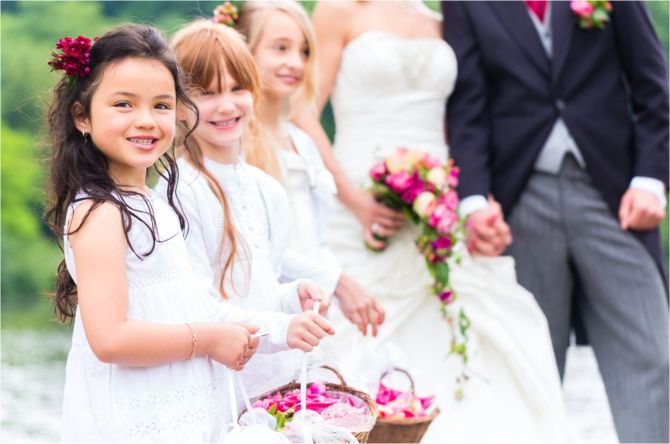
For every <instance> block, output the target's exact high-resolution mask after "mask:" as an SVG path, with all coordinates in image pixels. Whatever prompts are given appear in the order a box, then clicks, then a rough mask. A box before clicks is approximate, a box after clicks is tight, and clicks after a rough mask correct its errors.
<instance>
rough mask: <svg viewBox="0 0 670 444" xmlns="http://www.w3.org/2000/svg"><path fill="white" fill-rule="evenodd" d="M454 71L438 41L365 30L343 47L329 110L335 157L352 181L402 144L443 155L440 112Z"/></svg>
mask: <svg viewBox="0 0 670 444" xmlns="http://www.w3.org/2000/svg"><path fill="white" fill-rule="evenodd" d="M456 74H457V63H456V56H455V55H454V52H453V50H452V49H451V47H450V46H449V45H448V44H447V43H446V42H445V41H444V40H441V39H437V38H408V37H403V36H400V35H397V34H392V33H388V32H383V31H367V32H364V33H363V34H361V35H359V36H358V37H356V38H355V39H353V40H352V41H351V42H349V44H347V46H346V47H345V48H344V50H343V53H342V60H341V62H340V69H339V71H338V73H337V78H336V81H335V87H334V90H333V94H332V106H333V112H334V115H335V123H336V136H335V154H336V156H337V157H338V160H339V161H340V162H341V164H344V166H345V169H346V170H347V173H348V175H350V178H351V179H353V180H355V181H359V180H360V179H363V178H364V176H365V175H366V174H367V170H368V169H369V167H370V166H371V165H372V163H374V161H375V160H377V159H378V158H381V157H383V156H387V155H388V154H390V152H392V151H393V150H394V149H395V148H398V147H400V146H408V147H412V148H415V149H420V150H425V151H429V152H432V153H433V154H435V155H438V156H439V157H441V158H446V155H447V152H446V143H445V134H444V113H445V106H446V101H447V98H448V97H449V94H450V93H451V91H452V90H453V87H454V82H455V80H456ZM351 156H355V158H351Z"/></svg>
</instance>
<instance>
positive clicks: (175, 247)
mask: <svg viewBox="0 0 670 444" xmlns="http://www.w3.org/2000/svg"><path fill="white" fill-rule="evenodd" d="M79 197H84V195H81V194H80V196H79ZM125 200H126V201H127V202H128V204H129V205H130V206H131V207H133V208H134V209H136V210H138V212H136V213H137V214H140V213H139V212H144V213H145V214H141V215H140V217H142V218H143V220H145V221H149V219H148V216H147V214H146V212H147V211H148V209H149V207H148V206H147V204H146V203H145V201H144V200H143V199H142V198H141V197H137V196H131V197H125ZM148 202H149V204H150V206H151V208H152V209H153V212H154V215H155V220H156V226H157V230H158V237H159V239H160V241H159V242H157V243H156V245H155V249H154V251H153V252H152V253H151V254H150V255H149V256H147V257H143V258H141V259H140V258H139V257H137V256H136V255H135V253H133V252H132V251H131V250H130V248H129V247H126V264H127V273H128V319H138V320H144V321H149V322H155V323H161V324H183V323H184V322H197V321H202V322H209V321H211V320H213V318H214V317H216V315H217V312H218V309H217V307H216V304H215V303H214V302H213V300H212V299H211V297H210V296H209V294H208V293H207V291H206V289H205V288H204V287H203V286H202V283H201V282H200V281H199V280H198V278H197V277H196V275H195V274H194V273H193V271H192V269H191V266H190V264H189V262H188V255H187V253H186V247H185V244H184V238H183V235H182V232H181V229H180V227H179V222H178V219H177V217H176V215H175V213H174V212H173V211H172V209H171V208H170V207H169V206H168V205H167V204H166V203H165V202H163V201H162V200H160V199H158V198H157V197H156V196H155V195H154V194H153V193H151V196H150V198H149V199H148ZM76 205H77V204H74V205H73V206H71V207H70V209H69V210H68V222H67V223H66V227H67V225H68V224H69V220H70V217H71V215H72V211H73V208H74V206H76ZM149 226H151V225H149ZM128 238H129V240H130V242H131V243H132V245H133V247H134V248H135V251H137V252H138V253H139V254H140V255H141V254H142V253H145V252H147V251H148V250H149V249H150V247H151V236H150V232H149V231H148V229H147V228H146V227H145V226H144V225H142V224H141V223H139V222H138V221H133V224H132V228H131V230H130V232H129V233H128ZM64 244H65V248H64V249H65V261H66V264H67V268H68V271H69V272H70V274H71V275H72V277H73V278H74V280H75V281H76V280H77V269H76V265H75V260H74V255H73V251H72V248H71V246H70V244H69V242H68V238H67V236H65V240H64ZM184 330H185V331H184V334H185V335H186V334H187V331H186V328H184ZM225 371H226V369H225V367H223V366H222V365H220V364H218V363H216V362H214V361H212V360H211V359H209V358H205V357H198V358H194V359H192V360H187V361H180V362H174V363H171V364H166V365H160V366H155V367H128V366H123V365H117V364H106V363H103V362H101V361H100V360H98V358H97V357H96V356H95V354H94V353H93V351H92V350H91V347H90V345H89V344H88V341H87V339H86V333H85V331H84V328H83V324H82V319H81V313H80V312H79V310H77V313H76V317H75V322H74V330H73V333H72V348H71V349H70V352H69V355H68V359H67V369H66V380H65V393H64V401H63V429H62V435H61V440H62V441H63V442H88V443H90V442H218V441H220V440H221V439H222V437H223V434H224V430H223V429H224V427H223V426H224V421H225V420H226V419H227V418H228V413H227V411H226V409H227V407H226V405H225V403H224V400H225V399H227V398H226V392H225V384H224V382H225V379H224V378H223V375H224V372H225Z"/></svg>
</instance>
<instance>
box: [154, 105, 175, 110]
mask: <svg viewBox="0 0 670 444" xmlns="http://www.w3.org/2000/svg"><path fill="white" fill-rule="evenodd" d="M155 108H156V109H163V110H170V109H172V108H171V107H170V105H168V104H167V103H157V104H156V106H155Z"/></svg>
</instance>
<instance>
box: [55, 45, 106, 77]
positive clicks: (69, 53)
mask: <svg viewBox="0 0 670 444" xmlns="http://www.w3.org/2000/svg"><path fill="white" fill-rule="evenodd" d="M96 40H98V38H97V37H96V38H95V39H94V40H93V42H95V41H96ZM91 46H93V44H92V43H91V39H89V38H87V37H84V36H81V35H80V36H79V37H77V38H76V39H73V38H72V37H63V38H62V39H60V40H58V42H57V43H56V50H54V51H51V60H50V61H49V66H51V70H52V71H65V74H66V75H67V76H68V77H69V79H70V84H71V85H73V84H74V82H75V81H76V80H77V78H79V77H84V76H86V75H88V73H90V72H91V68H90V67H89V66H88V64H89V61H90V60H89V58H90V54H91Z"/></svg>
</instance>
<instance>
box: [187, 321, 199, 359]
mask: <svg viewBox="0 0 670 444" xmlns="http://www.w3.org/2000/svg"><path fill="white" fill-rule="evenodd" d="M185 324H186V326H187V327H188V329H189V331H190V332H191V336H192V339H191V340H192V341H193V349H192V350H191V356H190V357H189V358H188V359H189V360H190V359H193V358H195V347H196V345H198V337H197V336H196V335H195V332H194V331H193V328H191V324H189V323H188V322H186V323H185Z"/></svg>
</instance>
